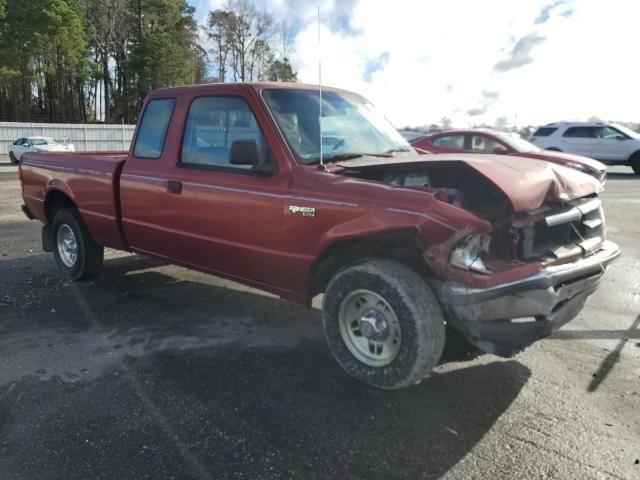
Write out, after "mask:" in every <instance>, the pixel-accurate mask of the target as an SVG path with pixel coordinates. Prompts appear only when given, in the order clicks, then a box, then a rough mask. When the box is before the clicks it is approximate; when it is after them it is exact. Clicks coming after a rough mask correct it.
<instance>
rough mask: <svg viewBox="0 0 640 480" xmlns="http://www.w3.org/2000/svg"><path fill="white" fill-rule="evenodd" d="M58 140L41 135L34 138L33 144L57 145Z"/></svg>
mask: <svg viewBox="0 0 640 480" xmlns="http://www.w3.org/2000/svg"><path fill="white" fill-rule="evenodd" d="M56 143H57V142H56V141H55V140H54V139H53V138H49V137H41V138H32V139H31V145H55V144H56Z"/></svg>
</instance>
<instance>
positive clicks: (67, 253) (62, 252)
mask: <svg viewBox="0 0 640 480" xmlns="http://www.w3.org/2000/svg"><path fill="white" fill-rule="evenodd" d="M51 238H52V241H53V247H54V248H53V255H54V257H55V259H56V263H57V264H58V268H59V269H60V271H62V273H64V274H65V275H66V276H68V277H69V278H71V279H72V280H80V279H82V278H85V277H88V276H89V275H91V274H92V273H93V272H94V271H95V270H96V268H98V267H99V266H100V265H101V264H102V261H103V259H104V248H103V247H101V246H100V245H98V244H96V242H95V241H94V240H93V237H92V236H91V234H90V233H89V229H88V228H87V226H86V225H85V223H84V221H83V220H82V217H81V216H80V214H79V213H78V210H76V209H75V208H65V209H62V210H59V211H58V212H57V213H56V214H55V216H54V217H53V222H51Z"/></svg>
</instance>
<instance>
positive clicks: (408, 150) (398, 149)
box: [384, 147, 411, 153]
mask: <svg viewBox="0 0 640 480" xmlns="http://www.w3.org/2000/svg"><path fill="white" fill-rule="evenodd" d="M410 151H411V149H410V148H405V147H398V148H390V149H389V150H387V151H385V152H384V153H400V152H410Z"/></svg>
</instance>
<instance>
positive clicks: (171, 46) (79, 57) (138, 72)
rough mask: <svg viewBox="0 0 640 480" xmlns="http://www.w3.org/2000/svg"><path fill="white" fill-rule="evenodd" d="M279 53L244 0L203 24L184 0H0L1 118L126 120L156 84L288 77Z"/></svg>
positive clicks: (267, 27) (267, 18)
mask: <svg viewBox="0 0 640 480" xmlns="http://www.w3.org/2000/svg"><path fill="white" fill-rule="evenodd" d="M203 38H204V39H207V42H205V46H203V42H202V41H201V40H202V39H203ZM207 44H208V45H212V47H211V48H210V51H207V50H206V45H207ZM287 49H288V41H287V35H286V28H285V27H284V26H283V25H281V24H277V23H276V22H275V21H274V19H273V17H272V16H271V15H270V14H268V13H266V12H262V11H259V10H257V9H256V8H255V7H254V6H253V5H252V4H250V3H249V2H248V0H229V1H228V2H227V3H226V4H225V6H224V8H222V9H219V10H216V11H212V12H210V14H209V16H208V22H207V25H204V26H202V28H200V26H199V25H198V23H197V21H196V18H195V11H194V8H193V7H191V6H190V5H189V4H188V3H187V2H186V0H27V1H25V0H0V121H27V122H28V121H45V122H79V123H84V122H96V121H104V122H107V123H120V122H124V123H134V122H135V121H136V119H137V115H138V112H139V110H140V107H141V105H142V102H143V100H144V97H145V96H146V95H147V93H148V92H149V91H151V90H153V89H156V88H160V87H168V86H178V85H191V84H198V83H205V82H213V81H216V82H225V81H251V80H264V79H269V80H286V81H295V80H296V73H295V71H294V70H293V68H292V67H291V65H290V64H289V61H288V59H287V56H286V55H287Z"/></svg>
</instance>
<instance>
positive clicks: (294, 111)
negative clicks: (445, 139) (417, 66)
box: [262, 89, 413, 164]
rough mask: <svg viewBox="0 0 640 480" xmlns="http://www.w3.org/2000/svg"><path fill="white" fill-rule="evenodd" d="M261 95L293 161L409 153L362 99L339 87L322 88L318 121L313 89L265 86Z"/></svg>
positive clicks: (372, 108) (410, 149) (315, 95)
mask: <svg viewBox="0 0 640 480" xmlns="http://www.w3.org/2000/svg"><path fill="white" fill-rule="evenodd" d="M262 96H263V98H264V100H265V102H266V103H267V106H268V107H269V109H270V110H271V113H272V114H273V116H274V118H275V120H276V123H277V124H278V126H279V127H280V130H282V133H283V134H284V136H285V138H286V140H287V143H288V144H289V146H290V147H291V150H292V151H293V152H294V154H295V156H296V159H297V161H298V162H299V163H302V164H310V163H317V162H319V161H320V131H321V128H320V127H322V150H323V158H324V160H327V161H331V160H332V159H334V160H335V159H338V158H345V157H346V156H349V155H389V156H391V154H392V153H394V152H413V149H412V148H411V145H409V144H408V143H407V141H406V140H405V139H404V138H403V137H402V135H400V133H399V132H398V131H397V130H396V129H395V128H394V127H393V126H392V125H391V124H390V123H389V122H388V121H387V119H385V118H384V117H383V116H382V115H381V114H380V113H378V112H377V111H376V110H375V108H374V107H373V105H371V104H370V103H368V102H367V101H366V100H364V99H363V98H361V97H359V96H357V95H354V94H349V93H344V92H333V91H324V92H322V125H320V122H319V121H318V118H319V111H320V109H319V105H320V101H319V92H318V90H293V89H291V90H288V89H267V90H264V91H263V92H262Z"/></svg>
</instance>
